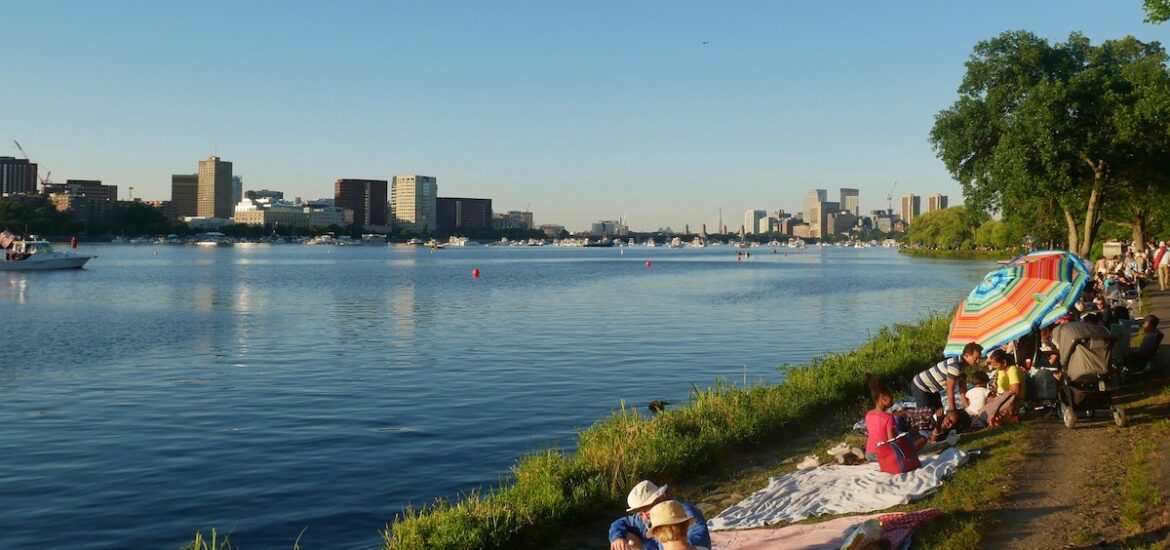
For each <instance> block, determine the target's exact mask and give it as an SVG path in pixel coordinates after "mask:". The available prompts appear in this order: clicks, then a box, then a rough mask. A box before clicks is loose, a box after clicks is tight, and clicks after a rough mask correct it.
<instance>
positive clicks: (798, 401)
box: [383, 316, 947, 550]
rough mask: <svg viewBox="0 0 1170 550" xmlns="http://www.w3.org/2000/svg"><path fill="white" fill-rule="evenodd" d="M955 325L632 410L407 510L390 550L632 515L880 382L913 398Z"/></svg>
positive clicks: (526, 535) (548, 531) (906, 333)
mask: <svg viewBox="0 0 1170 550" xmlns="http://www.w3.org/2000/svg"><path fill="white" fill-rule="evenodd" d="M946 333H947V320H946V319H944V318H942V317H938V316H935V317H931V318H929V319H927V320H925V321H922V322H921V323H919V324H917V325H898V326H895V327H893V328H883V329H881V330H880V331H879V332H878V333H877V334H876V335H874V336H873V337H872V338H871V339H870V340H869V341H868V342H866V343H865V344H863V345H862V346H861V347H860V348H859V349H857V350H855V351H853V352H849V353H842V354H835V355H828V356H825V357H823V358H819V359H816V360H814V361H811V362H809V363H807V364H805V365H801V366H795V367H792V366H786V367H782V369H783V371H784V372H785V375H786V380H785V382H784V383H782V384H777V385H757V386H752V387H736V386H734V385H731V384H728V383H716V384H715V385H714V386H713V387H710V388H706V389H699V388H694V389H693V391H692V395H691V399H690V403H689V404H688V405H687V406H684V407H680V408H677V409H673V410H668V411H666V412H664V413H662V414H659V415H656V416H653V417H647V416H644V415H642V414H640V413H639V412H638V411H635V410H631V409H628V408H626V407H625V406H623V407H622V408H621V409H619V410H617V411H615V412H614V413H613V414H612V415H611V416H610V417H609V418H606V419H603V420H601V421H599V422H598V423H596V424H594V425H593V426H591V427H589V428H586V429H584V430H582V431H581V432H580V433H579V442H578V445H577V451H576V452H575V453H566V452H563V451H561V450H558V449H544V450H540V451H537V452H534V453H531V454H529V455H527V456H525V457H523V458H522V459H521V460H520V461H519V462H518V463H517V464H516V465H515V466H513V468H512V475H511V476H510V478H509V479H506V480H502V481H501V483H500V484H499V485H498V486H497V487H495V488H491V489H488V490H486V491H472V492H469V493H467V494H465V495H464V496H463V497H462V498H460V499H458V501H457V502H448V501H445V500H437V501H435V502H434V503H432V504H431V505H429V506H425V507H421V508H414V507H411V508H408V509H407V510H405V511H404V512H403V513H401V514H399V515H398V516H397V517H395V519H394V522H393V524H392V525H391V526H389V527H388V528H387V530H386V531H385V532H383V539H384V542H385V547H386V548H387V549H388V550H408V549H422V548H426V549H428V550H438V549H463V548H483V549H493V548H531V547H538V546H544V545H546V544H547V543H548V542H550V541H552V540H555V537H556V536H557V534H558V533H559V532H560V530H561V529H563V528H564V527H565V526H566V525H567V524H569V523H571V522H576V521H580V519H581V518H583V517H597V516H598V515H599V514H603V513H605V512H607V511H609V512H612V510H615V509H621V508H624V506H622V505H621V504H622V499H623V497H624V496H625V492H626V491H628V490H629V488H630V487H632V486H633V485H634V484H635V483H636V482H637V481H638V480H641V479H653V480H655V481H656V482H658V483H674V482H675V481H677V480H681V479H685V478H687V477H688V476H692V475H694V474H696V473H698V472H700V471H702V469H703V468H704V467H707V466H709V465H711V464H713V463H715V462H716V461H717V460H718V459H719V458H721V457H724V456H727V455H728V454H729V453H732V452H734V451H735V450H737V449H742V448H745V447H746V446H749V445H752V444H757V443H762V442H774V441H780V440H783V439H784V438H785V436H786V435H788V434H791V433H793V431H794V428H796V427H798V426H800V425H801V424H802V423H804V422H807V421H809V420H811V419H814V418H816V417H817V415H818V414H822V413H824V412H825V411H828V410H831V409H832V408H834V407H840V406H842V405H848V404H851V403H853V402H855V401H856V400H857V399H858V398H859V397H860V396H864V395H865V394H866V388H865V386H866V380H867V379H868V378H869V377H870V376H880V377H883V378H885V379H887V380H888V381H889V382H891V383H893V385H894V386H895V387H897V386H902V387H905V384H906V381H908V380H909V378H910V376H913V375H914V374H915V373H917V372H919V371H920V370H922V369H924V368H926V367H927V366H929V364H930V362H931V360H933V359H935V358H937V357H938V356H939V355H940V354H941V352H942V347H943V344H944V341H945V338H946Z"/></svg>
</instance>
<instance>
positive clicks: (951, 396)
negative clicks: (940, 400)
mask: <svg viewBox="0 0 1170 550" xmlns="http://www.w3.org/2000/svg"><path fill="white" fill-rule="evenodd" d="M961 378H962V377H961V376H960V377H958V378H951V377H949V376H948V377H947V402H948V403H950V405H951V408H950V409H949V410H952V411H953V410H955V387H956V386H957V385H958V384H957V382H958V381H959V380H960V379H961Z"/></svg>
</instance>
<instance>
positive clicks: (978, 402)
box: [966, 386, 991, 416]
mask: <svg viewBox="0 0 1170 550" xmlns="http://www.w3.org/2000/svg"><path fill="white" fill-rule="evenodd" d="M989 393H991V390H988V389H987V388H981V387H979V386H975V387H974V388H971V389H969V390H967V401H969V402H970V404H969V405H968V406H967V409H966V411H967V414H969V415H971V416H979V413H981V412H983V405H984V403H987V394H989Z"/></svg>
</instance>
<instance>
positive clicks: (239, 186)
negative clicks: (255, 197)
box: [232, 175, 244, 204]
mask: <svg viewBox="0 0 1170 550" xmlns="http://www.w3.org/2000/svg"><path fill="white" fill-rule="evenodd" d="M243 198H244V177H243V176H234V175H233V176H232V204H238V203H239V202H240V201H241V200H243Z"/></svg>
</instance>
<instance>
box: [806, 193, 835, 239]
mask: <svg viewBox="0 0 1170 550" xmlns="http://www.w3.org/2000/svg"><path fill="white" fill-rule="evenodd" d="M840 209H841V205H840V204H839V203H835V202H824V201H820V202H816V203H813V204H810V205H808V207H807V211H808V214H807V215H806V217H805V220H804V221H805V222H806V223H808V226H809V236H810V237H816V238H818V239H820V238H824V237H827V236H829V235H832V234H833V228H832V226H831V225H830V220H829V214H836V213H837V212H838V211H840Z"/></svg>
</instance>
